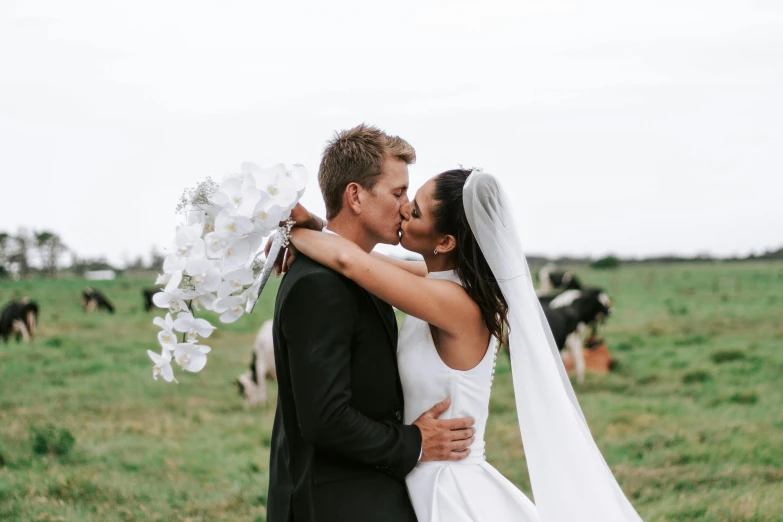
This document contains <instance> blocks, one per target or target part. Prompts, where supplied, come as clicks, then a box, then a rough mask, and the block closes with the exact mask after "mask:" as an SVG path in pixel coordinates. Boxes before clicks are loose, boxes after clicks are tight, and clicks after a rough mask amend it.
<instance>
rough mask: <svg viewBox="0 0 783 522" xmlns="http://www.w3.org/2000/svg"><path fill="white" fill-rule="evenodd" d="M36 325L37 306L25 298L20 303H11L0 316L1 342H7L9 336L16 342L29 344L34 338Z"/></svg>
mask: <svg viewBox="0 0 783 522" xmlns="http://www.w3.org/2000/svg"><path fill="white" fill-rule="evenodd" d="M37 323H38V304H37V303H36V302H35V301H30V300H28V299H27V298H24V299H22V300H21V301H11V302H10V303H8V304H7V305H6V306H5V308H4V309H3V312H2V314H0V336H2V338H3V342H8V338H9V337H11V336H15V337H16V342H19V341H21V340H24V342H26V343H27V342H30V341H31V340H32V339H34V338H35V331H36V327H37Z"/></svg>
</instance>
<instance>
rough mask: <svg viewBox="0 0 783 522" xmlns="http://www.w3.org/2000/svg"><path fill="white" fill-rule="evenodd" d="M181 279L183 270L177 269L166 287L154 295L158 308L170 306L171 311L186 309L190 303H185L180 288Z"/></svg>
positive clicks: (153, 299) (154, 301)
mask: <svg viewBox="0 0 783 522" xmlns="http://www.w3.org/2000/svg"><path fill="white" fill-rule="evenodd" d="M181 281H182V272H180V271H176V272H174V273H172V274H171V278H170V279H169V282H168V284H167V285H166V288H164V289H163V290H162V291H160V292H158V293H157V294H155V295H153V296H152V302H153V303H154V304H155V306H157V307H158V308H168V309H169V311H170V312H179V311H180V310H186V309H187V307H188V305H187V304H185V300H184V299H183V298H182V293H181V292H180V291H179V288H178V287H179V284H180V282H181Z"/></svg>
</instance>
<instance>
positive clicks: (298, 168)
mask: <svg viewBox="0 0 783 522" xmlns="http://www.w3.org/2000/svg"><path fill="white" fill-rule="evenodd" d="M286 175H287V176H289V177H292V178H293V179H294V183H295V184H296V200H297V201H299V199H300V198H301V197H302V195H303V194H304V192H305V188H306V187H307V169H306V168H305V166H304V165H302V164H301V163H294V164H293V165H292V166H291V168H290V169H287V172H286Z"/></svg>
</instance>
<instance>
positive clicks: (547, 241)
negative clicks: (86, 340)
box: [0, 0, 783, 261]
mask: <svg viewBox="0 0 783 522" xmlns="http://www.w3.org/2000/svg"><path fill="white" fill-rule="evenodd" d="M383 6H386V7H383ZM391 6H393V7H391ZM362 121H365V122H368V123H373V124H376V125H378V126H380V127H382V128H383V129H385V130H387V131H389V132H391V133H394V134H399V135H401V136H403V137H404V138H406V139H407V140H408V141H410V142H411V143H412V144H413V145H414V146H415V147H416V149H417V153H418V157H419V161H418V163H417V164H416V165H415V166H413V167H412V169H411V184H412V188H413V189H416V188H418V187H419V186H420V185H421V184H422V183H423V181H424V180H426V179H427V178H429V177H430V176H432V175H434V174H436V173H438V172H441V171H443V170H446V169H448V168H453V167H455V166H457V164H459V163H461V164H464V165H465V166H482V167H484V169H485V170H486V171H488V172H492V173H494V174H496V175H498V176H499V177H500V178H501V179H502V180H503V182H504V184H505V186H506V189H507V190H508V192H510V193H511V196H512V198H513V199H515V200H516V201H517V202H518V209H517V218H518V220H519V221H520V229H521V231H522V232H523V234H524V238H523V241H524V245H523V246H524V248H525V249H526V251H528V252H529V253H544V254H549V255H560V254H591V255H596V256H597V255H603V254H606V253H609V252H613V253H619V254H621V255H645V254H660V253H669V252H676V253H682V254H693V253H698V252H704V251H709V252H712V253H716V254H721V255H725V254H733V253H740V254H744V253H747V252H749V251H761V250H763V249H765V248H772V247H776V248H777V247H779V246H781V245H783V204H781V194H783V154H781V151H783V3H781V2H780V0H769V1H750V0H742V1H740V0H731V1H726V0H709V1H708V0H690V1H688V0H674V1H668V0H667V1H660V0H659V1H656V2H644V3H642V2H629V1H627V0H625V1H623V0H589V1H587V0H585V1H560V0H535V1H523V2H519V1H517V2H501V1H495V0H483V1H482V2H478V1H474V2H454V1H429V2H428V1H423V0H416V1H408V0H401V1H397V2H393V3H390V2H384V3H382V4H381V3H377V2H367V1H351V2H345V1H340V2H336V1H331V2H324V1H306V2H293V1H291V2H262V1H258V0H256V1H238V0H236V1H228V0H223V1H220V2H218V1H210V2H205V1H192V0H191V1H187V2H186V1H176V2H175V1H163V0H155V1H148V0H134V1H133V2H130V1H124V2H121V1H107V0H94V1H86V0H78V1H76V0H70V1H68V2H64V1H62V0H51V1H36V0H23V1H13V0H11V1H9V0H0V176H2V185H1V186H0V194H2V196H0V230H7V231H9V232H15V231H16V229H17V228H18V227H19V226H21V225H25V226H28V227H31V228H36V229H41V228H47V229H51V230H54V231H56V232H59V233H60V234H61V235H62V236H63V239H64V240H65V242H66V243H67V244H68V246H70V247H72V248H73V249H74V250H76V252H77V253H79V254H81V255H89V256H96V255H101V254H104V255H106V256H108V257H109V259H110V260H113V261H121V260H123V259H125V258H130V257H133V256H135V255H137V254H146V253H147V252H149V249H150V247H151V245H152V244H158V245H160V246H164V245H166V244H168V242H169V241H170V239H171V238H173V230H174V225H175V224H176V222H177V218H176V216H175V215H174V213H173V210H174V207H175V206H176V203H177V200H178V197H179V195H180V193H181V191H182V189H184V188H185V187H187V186H192V185H194V184H195V183H196V182H197V181H200V180H201V179H203V178H205V177H206V176H207V175H211V176H212V177H213V178H216V179H219V178H220V177H221V176H222V175H223V174H226V173H229V172H233V171H236V170H237V169H238V168H239V165H240V163H241V162H242V161H244V160H250V161H255V162H256V163H259V164H261V165H268V164H271V163H275V162H279V161H283V162H289V163H293V162H301V163H304V164H305V165H306V166H307V167H308V168H309V169H310V172H311V182H310V186H309V187H308V193H307V194H306V195H305V198H304V200H303V202H304V203H305V204H306V205H307V206H308V207H312V209H313V210H315V211H317V212H319V213H322V212H323V204H322V203H321V198H320V193H319V192H318V185H317V180H316V178H315V176H316V172H317V168H318V161H319V158H320V153H321V150H322V147H323V144H324V142H325V141H326V140H327V139H328V138H329V137H330V135H331V134H332V132H333V131H334V130H335V129H342V128H347V127H352V126H354V125H356V124H357V123H359V122H362Z"/></svg>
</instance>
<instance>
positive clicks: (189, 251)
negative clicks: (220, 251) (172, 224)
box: [174, 221, 204, 258]
mask: <svg viewBox="0 0 783 522" xmlns="http://www.w3.org/2000/svg"><path fill="white" fill-rule="evenodd" d="M202 232H204V223H203V222H201V221H199V222H197V223H193V224H192V225H180V226H179V227H177V234H176V238H175V240H174V241H175V243H176V245H177V251H176V254H177V255H178V256H180V257H188V258H192V257H201V256H203V255H204V240H203V239H201V234H202Z"/></svg>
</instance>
